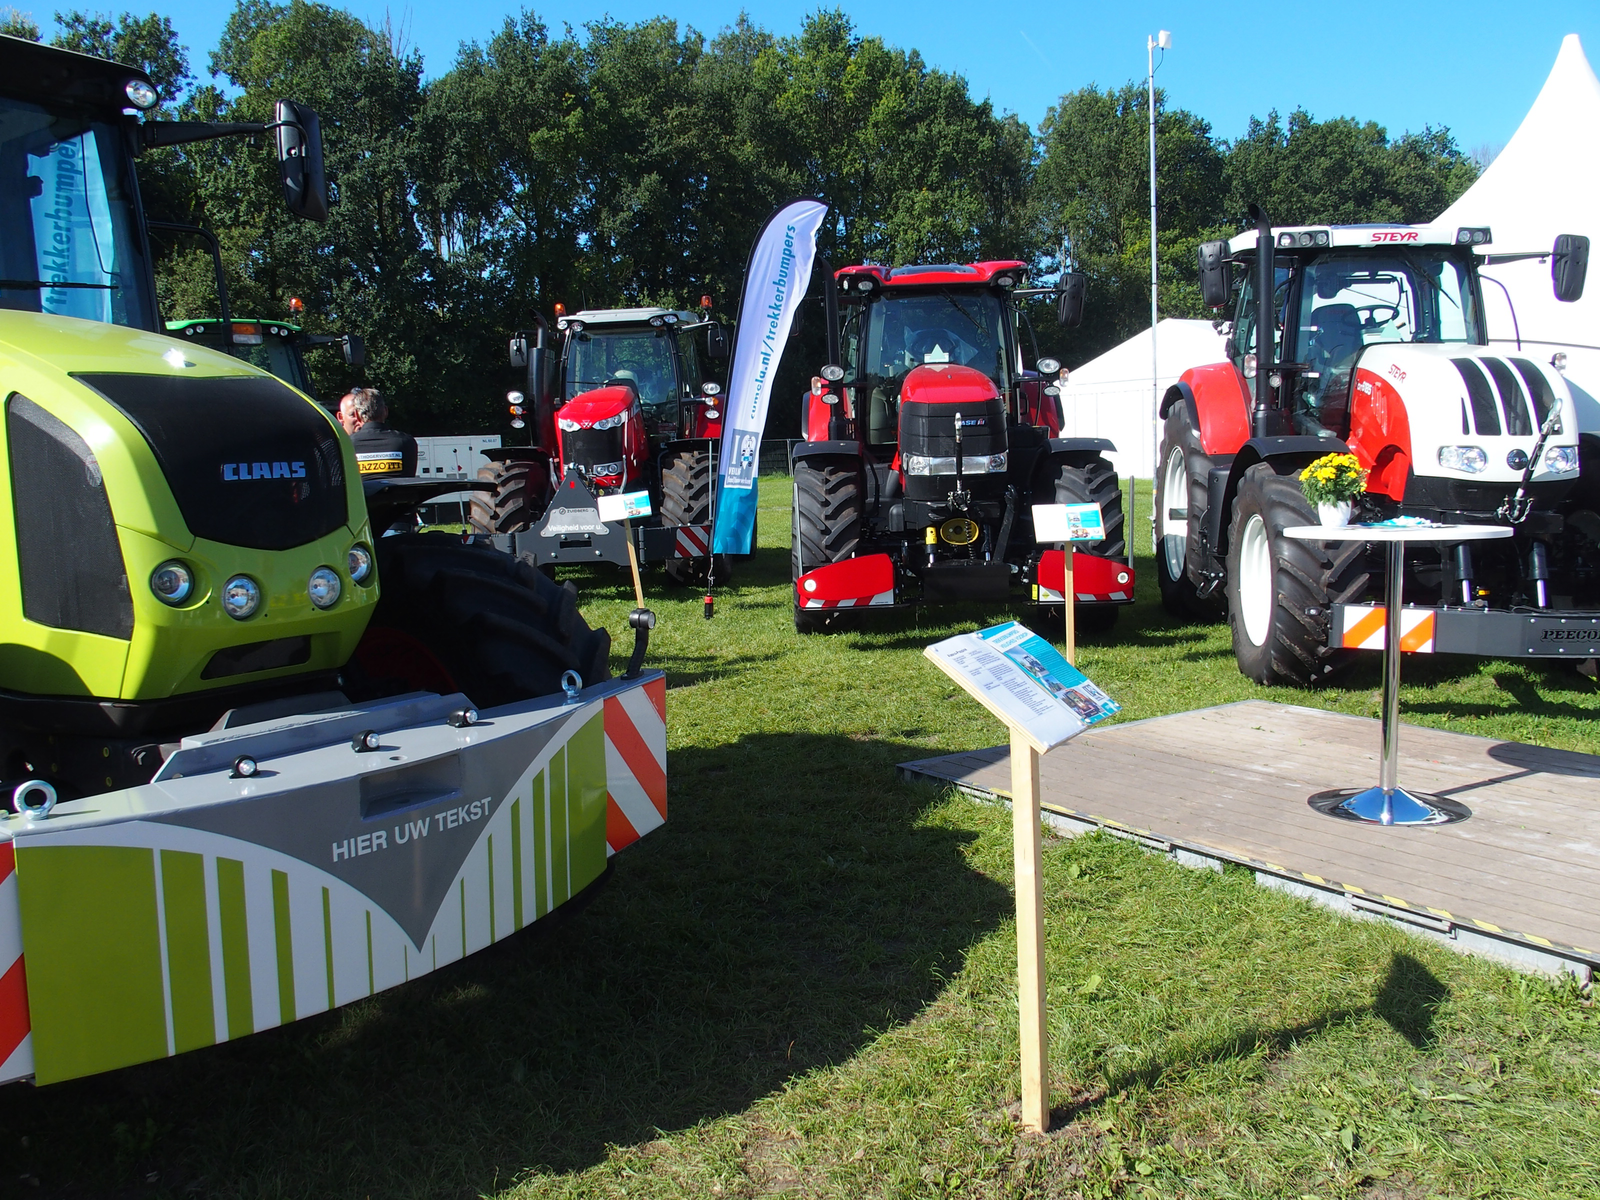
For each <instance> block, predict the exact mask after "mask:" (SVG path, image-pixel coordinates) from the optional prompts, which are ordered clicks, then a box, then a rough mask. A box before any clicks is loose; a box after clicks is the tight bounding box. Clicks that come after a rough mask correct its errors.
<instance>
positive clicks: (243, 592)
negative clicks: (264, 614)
mask: <svg viewBox="0 0 1600 1200" xmlns="http://www.w3.org/2000/svg"><path fill="white" fill-rule="evenodd" d="M260 607H261V585H260V584H258V583H257V582H256V581H255V580H254V579H251V578H250V576H248V575H235V576H234V577H233V578H232V579H230V580H228V582H227V583H225V584H223V585H222V611H223V612H225V613H227V614H228V615H229V616H230V617H232V618H233V619H234V620H235V621H243V620H245V619H246V618H249V617H253V616H254V615H255V613H256V610H257V609H258V608H260Z"/></svg>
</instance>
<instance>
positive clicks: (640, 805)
mask: <svg viewBox="0 0 1600 1200" xmlns="http://www.w3.org/2000/svg"><path fill="white" fill-rule="evenodd" d="M605 726H606V792H607V795H606V853H607V854H615V853H616V852H617V851H618V850H621V849H624V848H625V847H627V846H631V845H633V843H634V842H636V841H638V840H639V839H640V838H641V837H643V836H644V835H645V834H647V833H649V832H650V831H651V830H652V829H655V828H656V827H658V826H659V825H661V824H662V823H663V822H664V821H666V819H667V681H666V680H665V679H655V680H652V681H651V682H649V683H647V684H645V685H644V686H643V687H636V688H630V689H629V690H628V691H625V692H623V693H622V694H621V695H617V696H612V697H610V698H608V699H607V700H606V704H605Z"/></svg>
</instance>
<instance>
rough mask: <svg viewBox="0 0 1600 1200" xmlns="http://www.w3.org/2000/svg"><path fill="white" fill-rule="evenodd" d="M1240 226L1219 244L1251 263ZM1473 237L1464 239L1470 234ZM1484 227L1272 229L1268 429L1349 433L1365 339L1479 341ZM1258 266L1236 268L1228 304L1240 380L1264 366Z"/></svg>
mask: <svg viewBox="0 0 1600 1200" xmlns="http://www.w3.org/2000/svg"><path fill="white" fill-rule="evenodd" d="M1258 237H1259V235H1258V233H1257V231H1256V230H1253V229H1252V230H1248V231H1246V232H1245V233H1243V234H1241V235H1240V236H1238V237H1236V238H1234V239H1233V240H1232V241H1231V242H1229V243H1228V249H1229V253H1230V255H1231V257H1232V259H1233V260H1234V261H1236V262H1239V263H1241V264H1248V265H1253V264H1254V261H1255V256H1256V248H1257V241H1258ZM1474 237H1476V238H1477V239H1478V240H1477V241H1476V242H1474V241H1473V240H1472V239H1473V238H1474ZM1488 237H1489V231H1488V230H1486V229H1463V230H1459V231H1457V230H1444V229H1435V228H1431V227H1427V226H1422V227H1415V226H1399V225H1356V226H1305V227H1300V226H1296V227H1292V228H1288V229H1279V230H1277V231H1275V234H1274V238H1273V240H1274V246H1273V254H1272V257H1273V277H1274V278H1273V291H1274V296H1273V304H1272V311H1273V312H1274V314H1275V320H1274V330H1273V333H1274V340H1275V343H1276V351H1275V354H1276V357H1275V358H1274V356H1273V355H1274V352H1273V351H1268V355H1267V361H1269V362H1276V363H1277V369H1276V370H1275V371H1274V372H1272V373H1271V374H1272V376H1274V377H1276V379H1277V380H1278V382H1277V383H1275V384H1274V383H1272V381H1271V378H1269V380H1268V383H1269V386H1270V387H1271V388H1272V390H1273V392H1274V397H1273V398H1274V400H1275V402H1276V403H1275V406H1274V407H1275V409H1276V411H1277V412H1278V413H1279V414H1280V415H1279V416H1278V417H1277V419H1276V422H1275V425H1276V427H1275V428H1274V432H1277V433H1284V434H1290V433H1293V434H1305V435H1310V436H1313V437H1336V438H1343V437H1346V436H1348V434H1349V431H1350V389H1351V384H1352V377H1353V374H1354V369H1355V365H1356V361H1357V359H1359V358H1360V357H1361V354H1362V352H1363V351H1364V350H1365V349H1366V348H1367V347H1369V346H1375V345H1379V344H1413V343H1415V344H1422V345H1435V346H1440V345H1442V346H1449V345H1455V346H1458V347H1459V346H1484V345H1487V344H1488V340H1489V339H1488V333H1487V330H1486V328H1485V325H1484V318H1483V303H1482V296H1481V294H1480V292H1479V283H1478V275H1477V257H1476V254H1475V248H1481V247H1482V246H1483V245H1484V244H1485V242H1486V241H1487V239H1488ZM1257 290H1258V281H1257V279H1256V272H1255V271H1253V270H1249V269H1248V268H1247V269H1246V271H1245V278H1244V280H1243V282H1242V284H1241V286H1240V288H1239V292H1238V296H1237V298H1236V300H1235V310H1234V311H1235V318H1234V325H1233V334H1232V337H1231V339H1230V342H1229V358H1230V359H1231V360H1232V362H1233V364H1234V366H1235V368H1236V369H1237V370H1238V371H1239V372H1240V373H1241V375H1242V376H1243V377H1244V378H1245V379H1246V380H1254V379H1255V377H1256V369H1257V364H1258V363H1259V362H1260V361H1262V360H1261V357H1260V351H1259V350H1258V348H1257V345H1256V341H1257V317H1256V313H1257V310H1258V308H1259V307H1260V306H1258V305H1257V303H1256V292H1257Z"/></svg>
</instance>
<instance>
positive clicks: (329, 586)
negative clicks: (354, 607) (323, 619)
mask: <svg viewBox="0 0 1600 1200" xmlns="http://www.w3.org/2000/svg"><path fill="white" fill-rule="evenodd" d="M306 591H307V593H309V594H310V596H311V603H313V604H315V605H316V606H317V607H318V608H332V607H333V606H334V605H335V604H337V603H339V591H340V584H339V572H337V571H335V570H334V569H333V568H332V567H318V568H317V569H316V570H315V571H313V572H311V580H310V582H309V583H307V584H306Z"/></svg>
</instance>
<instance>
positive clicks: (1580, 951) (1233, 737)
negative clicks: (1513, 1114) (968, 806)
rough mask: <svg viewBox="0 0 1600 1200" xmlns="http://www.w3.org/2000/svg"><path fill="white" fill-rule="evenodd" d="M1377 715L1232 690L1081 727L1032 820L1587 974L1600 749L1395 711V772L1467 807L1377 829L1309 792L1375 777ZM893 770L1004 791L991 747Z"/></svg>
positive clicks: (989, 793)
mask: <svg viewBox="0 0 1600 1200" xmlns="http://www.w3.org/2000/svg"><path fill="white" fill-rule="evenodd" d="M1378 757H1379V731H1378V722H1377V721H1375V720H1367V719H1365V718H1362V717H1351V716H1346V715H1343V714H1340V713H1330V712H1323V711H1320V710H1318V709H1310V708H1301V707H1299V706H1296V705H1286V704H1271V703H1268V702H1266V701H1261V700H1247V701H1242V702H1240V703H1237V704H1227V705H1222V706H1219V707H1216V708H1204V709H1199V710H1197V711H1194V712H1188V713H1178V714H1174V715H1172V716H1167V717H1156V718H1152V719H1150V720H1147V721H1134V722H1129V723H1128V724H1125V725H1111V726H1106V727H1102V728H1100V729H1095V730H1091V731H1090V732H1088V733H1086V734H1083V735H1082V736H1080V737H1078V738H1077V739H1076V740H1074V741H1072V742H1069V743H1067V744H1066V745H1064V746H1061V747H1058V748H1057V749H1055V750H1053V751H1051V752H1050V753H1049V754H1047V755H1045V756H1044V759H1043V761H1042V763H1041V772H1040V774H1041V785H1042V791H1043V801H1044V808H1045V810H1046V819H1047V820H1050V821H1051V822H1052V824H1054V825H1056V826H1058V827H1061V828H1064V829H1066V830H1068V831H1081V830H1087V829H1093V828H1104V829H1108V830H1110V831H1111V832H1113V833H1116V834H1119V835H1121V836H1125V837H1132V838H1135V839H1137V840H1138V841H1140V842H1142V843H1143V844H1145V845H1146V846H1148V847H1150V848H1152V849H1154V850H1158V851H1162V852H1165V853H1168V854H1172V855H1174V856H1175V857H1177V858H1178V859H1179V860H1180V861H1182V862H1184V863H1186V864H1188V865H1191V866H1211V867H1218V868H1220V866H1221V864H1223V863H1230V862H1231V863H1238V864H1241V865H1243V866H1247V867H1249V868H1251V869H1252V870H1254V871H1255V872H1256V877H1257V879H1258V880H1259V881H1261V882H1262V883H1265V884H1268V885H1271V886H1274V887H1279V888H1283V889H1286V890H1289V891H1292V892H1295V893H1298V894H1300V895H1304V896H1306V897H1307V898H1309V899H1312V900H1315V901H1317V902H1318V903H1321V904H1324V905H1326V906H1328V907H1331V908H1333V909H1335V910H1337V911H1340V912H1344V913H1347V914H1349V915H1352V916H1362V917H1376V918H1379V919H1385V920H1390V921H1395V922H1398V923H1401V924H1403V925H1406V926H1408V927H1410V928H1412V929H1415V930H1418V931H1421V932H1422V933H1424V934H1425V935H1427V936H1429V937H1432V938H1435V939H1438V940H1440V941H1442V942H1444V943H1446V944H1448V945H1451V946H1452V947H1453V948H1455V949H1458V950H1462V951H1464V952H1468V953H1480V954H1485V955H1488V956H1491V957H1494V958H1498V959H1500V960H1501V961H1504V962H1508V963H1511V964H1512V965H1515V966H1519V967H1522V968H1524V969H1531V970H1536V971H1544V972H1570V973H1574V974H1577V975H1579V976H1580V977H1581V978H1582V979H1584V980H1586V981H1587V980H1588V979H1590V978H1592V973H1593V971H1594V969H1595V968H1596V967H1600V756H1595V755H1588V754H1574V753H1572V752H1570V751H1565V750H1545V749H1541V748H1539V747H1537V746H1526V745H1523V744H1521V743H1517V742H1497V741H1494V740H1493V739H1490V738H1480V737H1471V736H1468V735H1466V734H1459V733H1445V732H1442V731H1440V730H1436V729H1425V728H1421V727H1419V726H1414V725H1406V726H1404V728H1403V729H1402V731H1401V734H1400V783H1401V785H1402V786H1403V787H1408V788H1412V789H1414V790H1421V791H1427V792H1433V793H1436V794H1439V795H1443V796H1448V797H1450V798H1452V799H1455V800H1457V801H1460V802H1461V803H1464V804H1466V805H1467V806H1468V807H1469V808H1470V809H1471V810H1472V817H1471V818H1470V819H1469V820H1466V821H1463V822H1461V823H1459V824H1454V825H1436V826H1426V827H1416V826H1413V827H1390V828H1383V827H1381V826H1374V825H1365V824H1358V823H1356V822H1351V821H1341V820H1337V819H1335V818H1332V817H1326V816H1322V815H1321V814H1319V813H1317V812H1315V811H1313V810H1312V809H1311V808H1310V807H1309V806H1308V805H1307V804H1306V798H1307V797H1308V796H1309V795H1310V794H1311V793H1313V792H1316V791H1321V790H1324V789H1327V788H1336V787H1356V786H1362V787H1365V786H1369V785H1372V784H1376V783H1377V781H1378ZM900 771H901V774H902V776H904V777H907V778H915V779H923V780H931V781H935V782H946V783H954V784H956V785H958V786H959V787H961V788H962V789H963V790H965V791H968V792H971V793H973V794H975V795H978V796H981V797H988V798H999V799H1004V798H1007V793H1008V791H1009V788H1010V784H1011V777H1010V762H1009V751H1008V749H1007V747H1005V746H998V747H995V748H993V749H990V750H980V751H975V752H973V753H970V754H951V755H946V756H944V757H941V758H928V759H922V760H919V761H917V762H909V763H903V764H901V766H900Z"/></svg>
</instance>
